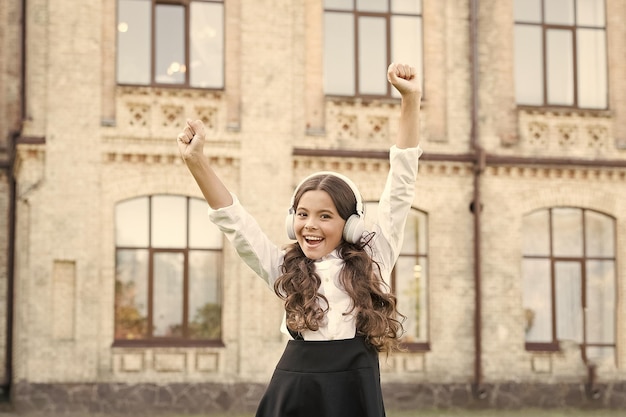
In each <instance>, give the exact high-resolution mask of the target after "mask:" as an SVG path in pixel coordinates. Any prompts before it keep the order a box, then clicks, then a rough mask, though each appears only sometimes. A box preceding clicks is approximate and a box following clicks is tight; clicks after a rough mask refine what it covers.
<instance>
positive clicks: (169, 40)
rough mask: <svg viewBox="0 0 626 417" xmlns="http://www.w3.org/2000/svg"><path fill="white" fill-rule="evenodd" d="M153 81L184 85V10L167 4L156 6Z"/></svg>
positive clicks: (185, 69) (185, 70)
mask: <svg viewBox="0 0 626 417" xmlns="http://www.w3.org/2000/svg"><path fill="white" fill-rule="evenodd" d="M155 13H156V19H155V20H156V23H155V26H156V27H155V31H156V45H155V66H156V67H155V69H154V73H155V81H156V82H157V83H160V84H183V83H185V73H186V72H187V68H186V66H185V61H186V58H185V8H184V7H182V6H174V5H168V4H160V5H157V6H156V11H155Z"/></svg>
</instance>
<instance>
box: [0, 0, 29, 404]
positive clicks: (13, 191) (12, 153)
mask: <svg viewBox="0 0 626 417" xmlns="http://www.w3.org/2000/svg"><path fill="white" fill-rule="evenodd" d="M26 2H27V0H22V2H21V8H22V10H21V16H20V19H21V23H22V25H21V28H20V32H21V33H20V35H21V40H20V45H21V47H20V54H21V57H20V64H21V68H20V87H19V88H20V109H19V117H20V122H19V123H20V125H19V130H17V131H12V132H11V133H10V134H9V139H8V140H9V144H8V151H9V158H8V163H7V166H6V167H3V168H6V173H7V179H8V182H9V184H8V185H9V212H8V216H7V217H8V218H7V221H8V230H7V232H8V233H7V234H8V236H7V240H8V245H7V248H8V249H7V304H6V351H5V355H6V357H5V370H4V372H5V375H6V385H5V386H3V387H1V389H0V391H1V392H2V397H3V399H4V400H9V401H11V387H12V385H13V317H14V312H15V303H14V289H15V228H16V225H15V221H16V218H17V216H16V209H17V205H16V201H17V182H16V181H15V176H14V174H15V173H14V168H15V159H16V155H17V149H16V147H17V142H18V140H19V138H20V137H21V136H22V122H23V120H24V116H25V115H26V87H25V85H24V83H25V80H26Z"/></svg>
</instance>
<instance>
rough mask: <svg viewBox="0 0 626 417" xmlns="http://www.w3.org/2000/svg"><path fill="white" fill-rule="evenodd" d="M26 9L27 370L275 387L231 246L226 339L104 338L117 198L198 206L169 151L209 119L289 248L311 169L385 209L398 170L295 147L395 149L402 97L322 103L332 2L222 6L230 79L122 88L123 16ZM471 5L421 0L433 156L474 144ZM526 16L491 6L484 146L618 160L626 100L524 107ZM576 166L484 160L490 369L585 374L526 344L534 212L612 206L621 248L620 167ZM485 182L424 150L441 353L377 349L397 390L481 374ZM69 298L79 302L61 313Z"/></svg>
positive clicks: (229, 171) (20, 335) (273, 342)
mask: <svg viewBox="0 0 626 417" xmlns="http://www.w3.org/2000/svg"><path fill="white" fill-rule="evenodd" d="M104 3H107V4H106V5H105V4H104ZM27 6H28V21H27V24H28V25H27V27H28V34H27V39H28V42H29V43H28V47H27V62H28V68H27V72H26V82H27V86H28V87H27V121H26V123H25V126H24V131H23V134H24V135H25V136H42V137H45V139H46V143H45V145H20V149H19V164H18V167H17V170H16V172H17V178H18V219H17V231H18V236H17V239H16V249H17V257H16V272H15V278H16V295H15V302H16V309H15V328H16V332H17V333H16V338H15V341H14V380H15V381H28V382H32V383H35V382H46V383H62V382H158V383H167V382H180V381H205V382H206V381H209V382H242V381H243V382H266V381H267V380H268V377H269V375H270V373H271V371H272V369H273V367H274V365H275V363H276V361H277V360H278V358H279V356H280V353H281V350H282V346H283V344H284V343H285V338H284V337H283V336H282V335H281V334H280V333H279V332H278V326H279V324H280V320H281V306H280V302H279V301H278V300H277V299H276V297H275V296H274V294H273V292H272V291H271V290H269V289H267V288H266V286H265V284H264V283H263V282H262V281H261V280H260V279H258V278H257V277H255V276H254V274H253V273H252V272H251V271H250V270H249V269H248V268H247V267H246V266H245V265H243V264H242V263H241V262H240V261H239V260H238V258H237V256H236V254H235V253H234V251H233V250H232V248H231V247H230V246H228V245H227V246H226V249H225V270H224V276H225V277H226V279H225V281H224V287H223V288H224V301H225V304H224V323H223V324H224V343H225V347H224V348H150V349H148V348H146V349H130V348H112V347H111V343H112V341H113V317H114V315H113V308H114V305H113V301H114V294H113V291H114V286H113V282H114V273H115V258H114V236H113V220H114V219H113V212H114V207H115V204H116V203H117V202H119V201H122V200H124V199H126V198H131V197H135V196H140V195H148V194H154V193H171V194H180V195H191V196H196V197H200V196H201V195H200V193H199V190H198V189H197V186H196V185H195V183H194V182H193V179H192V178H191V176H190V175H189V173H188V172H187V170H186V168H185V167H184V165H183V164H182V163H181V161H180V158H179V156H178V151H177V148H176V144H175V136H176V133H177V132H178V131H179V130H180V128H181V126H182V124H183V123H184V119H185V118H186V117H199V118H202V119H203V120H205V122H210V129H209V131H210V135H209V136H210V137H209V140H208V144H207V150H206V153H207V157H209V158H211V160H212V162H213V163H214V165H215V166H216V169H217V170H218V172H219V173H220V174H221V176H222V177H223V179H224V181H225V182H226V183H227V185H228V186H229V187H230V188H231V189H232V190H233V191H234V192H236V193H237V194H238V195H239V197H240V199H241V200H242V202H243V203H244V204H245V205H246V207H247V208H248V209H249V211H250V212H252V213H253V214H254V215H255V217H256V218H257V219H258V221H259V222H260V224H261V225H262V226H263V228H264V229H265V230H266V231H267V233H268V234H269V236H270V237H272V238H273V239H274V240H275V241H276V242H277V243H283V242H286V236H285V231H284V215H285V213H286V210H287V205H288V201H289V198H290V196H291V192H292V189H293V186H294V185H295V184H296V183H297V182H298V180H299V179H300V178H302V177H303V176H304V175H306V174H308V173H310V172H312V171H313V170H317V169H337V170H340V171H342V172H344V173H346V174H348V175H349V176H351V177H352V178H353V179H354V180H355V182H356V183H357V184H359V185H360V186H361V190H362V192H363V194H364V197H365V198H366V199H375V198H377V196H378V193H379V192H380V190H381V189H382V186H383V182H384V178H385V172H386V169H387V163H386V161H383V160H376V159H358V158H344V159H341V158H312V157H303V156H298V157H294V156H292V149H293V148H317V149H331V148H332V149H337V148H339V149H350V150H355V149H367V150H381V151H384V150H386V149H387V148H388V146H389V144H390V143H392V142H393V138H394V135H395V134H396V131H397V115H398V111H399V109H398V105H397V103H389V102H373V103H367V104H363V103H360V102H333V101H330V100H328V101H326V100H324V99H321V95H320V91H319V88H321V83H320V80H319V76H321V69H320V67H319V65H321V56H322V53H321V50H320V49H321V47H322V43H321V42H320V37H321V26H320V25H321V21H320V20H319V18H320V14H319V10H318V9H319V8H320V7H322V1H321V0H319V1H310V2H293V1H291V0H263V1H258V0H254V1H253V0H236V1H231V0H228V1H227V6H226V8H227V13H229V12H232V14H229V15H228V17H227V22H228V25H229V26H228V28H227V33H228V34H229V36H228V37H227V45H226V50H227V56H228V57H229V58H228V62H227V67H226V68H227V69H226V77H227V80H226V85H227V89H226V91H224V92H216V93H207V92H202V91H176V90H168V89H162V90H159V89H156V90H151V89H132V88H121V87H115V86H114V85H113V83H112V82H111V80H112V77H113V75H112V74H113V72H112V71H113V69H114V65H115V61H114V59H112V58H114V57H115V54H114V52H112V51H114V45H112V44H111V42H112V39H114V33H111V28H110V23H111V21H112V18H111V13H114V10H113V9H114V8H112V7H111V6H110V4H108V2H78V3H77V2H75V1H72V0H54V1H53V0H33V1H29V2H27ZM316 8H318V9H316ZM622 8H623V5H622V3H621V1H619V0H607V9H608V11H609V13H608V15H609V16H610V15H611V12H612V11H616V12H617V11H621V10H622ZM0 10H2V9H0ZM268 10H271V13H267V11H268ZM316 10H317V11H318V12H316ZM258 16H265V18H263V19H259V18H258ZM468 16H469V2H468V1H467V0H449V1H446V2H441V1H440V0H424V21H425V26H424V31H425V34H424V36H425V39H426V41H425V48H424V51H425V56H424V65H425V68H424V71H425V74H426V81H425V82H426V85H425V99H424V105H423V108H424V110H423V115H422V133H423V140H422V147H423V148H424V150H425V153H426V155H428V154H429V153H430V154H435V153H439V154H441V153H447V154H454V155H457V154H466V153H468V152H470V149H469V142H470V129H471V119H470V107H469V105H470V98H471V89H470V82H469V81H470V61H469V59H468V56H469V52H470V48H469V39H468V33H469V27H468ZM511 19H512V1H508V0H507V1H502V0H490V1H483V2H481V8H480V25H481V30H480V33H479V39H480V45H479V48H478V50H479V54H480V56H479V61H480V70H481V72H480V75H481V79H480V80H481V82H480V88H481V91H480V92H479V98H480V114H479V116H480V117H479V121H480V125H479V129H478V131H479V133H480V142H481V143H482V145H483V146H484V147H485V148H486V149H487V150H488V151H489V152H490V153H495V154H500V155H509V156H529V157H530V156H552V157H575V158H587V159H591V158H611V159H620V160H625V159H626V158H625V155H624V150H623V149H621V148H618V147H617V146H616V142H619V140H621V138H622V136H623V132H624V131H623V127H621V125H620V124H619V120H618V119H617V117H616V116H615V114H613V112H601V113H599V114H598V113H593V114H586V113H580V112H572V113H554V114H553V113H537V114H535V113H530V112H518V111H517V109H516V108H515V107H514V97H513V86H512V80H513V78H512V77H513V75H512V68H513V63H512V59H513V56H512V51H511V49H512V47H511V43H512V28H513V26H512V22H511ZM609 24H610V26H609V34H610V38H611V39H621V40H620V41H618V42H624V39H626V37H624V36H622V37H621V38H620V37H619V36H618V34H623V31H624V30H625V28H624V25H623V24H622V23H620V22H616V21H615V19H613V18H611V19H610V20H609ZM305 28H306V30H305ZM616 33H617V34H616ZM431 39H432V40H433V41H432V42H433V43H431ZM305 45H306V47H305ZM609 46H610V47H611V48H613V45H612V44H610V45H609ZM611 51H613V52H609V54H610V56H611V62H610V73H611V82H612V83H613V82H615V83H616V85H622V84H623V83H624V82H625V81H624V80H625V79H626V76H624V68H625V67H626V57H625V56H624V54H623V53H622V52H621V51H623V49H617V51H618V52H615V51H614V50H613V49H611ZM232 62H236V63H237V66H236V67H235V68H233V67H231V65H232V64H231V63H232ZM316 77H317V78H316ZM431 80H432V82H431ZM615 90H616V89H613V88H611V92H612V93H611V100H612V101H611V106H612V108H615V112H616V114H622V112H623V111H624V109H623V108H622V107H624V106H625V105H626V104H624V103H625V101H624V97H623V94H625V93H624V92H626V89H621V90H619V89H618V90H617V91H615ZM171 116H173V117H171ZM103 120H104V121H106V123H104V125H103V124H102V121H103ZM112 121H114V122H115V123H111V122H112ZM568 127H573V129H574V131H575V132H577V134H576V135H575V137H576V141H574V142H572V141H565V140H563V138H564V135H563V132H564V131H565V130H567V129H566V128H568ZM564 129H565V130H564ZM567 131H568V132H570V130H567ZM307 132H308V133H310V134H307ZM537 132H539V134H538V135H536V134H534V133H537ZM313 133H315V134H313ZM568 137H572V136H571V135H568ZM563 169H564V168H563ZM563 169H561V168H558V169H557V168H549V167H548V168H546V169H545V170H544V169H539V170H538V171H537V170H536V169H535V170H534V171H533V168H529V167H525V168H517V167H512V168H506V167H497V166H490V167H488V168H487V169H486V171H485V172H484V174H483V176H482V180H481V185H482V196H483V203H484V211H483V213H482V220H483V230H482V231H483V235H482V246H481V249H482V253H483V256H484V257H483V263H482V265H481V266H482V272H483V287H482V292H481V297H482V300H483V311H482V334H483V355H482V362H483V375H484V378H485V380H486V381H502V380H509V379H514V380H516V381H539V382H559V381H571V380H582V378H584V376H585V369H584V368H583V367H582V363H581V362H580V355H578V356H577V354H576V353H575V352H574V351H573V350H566V351H565V352H563V353H560V354H555V355H545V354H544V355H533V354H530V353H528V352H526V351H525V350H524V334H523V320H524V318H523V315H522V306H521V302H522V300H521V276H520V258H521V252H520V247H521V243H520V242H521V233H522V230H521V219H522V216H523V215H524V214H525V213H528V212H529V211H531V210H534V209H536V208H540V207H550V206H555V205H573V206H578V207H586V208H592V209H595V210H600V211H602V212H604V213H607V214H609V215H611V216H614V217H615V218H616V219H617V233H618V250H621V252H623V250H622V249H623V247H624V245H625V243H626V242H624V240H625V239H626V226H625V225H626V221H625V219H624V215H623V213H625V212H626V206H625V205H626V200H625V198H626V197H621V196H626V182H625V181H626V178H625V176H626V175H625V170H624V168H607V169H598V170H595V169H591V168H584V167H572V168H571V175H570V174H569V173H568V174H567V175H563ZM568 172H569V171H568ZM472 175H473V167H472V166H471V165H470V164H468V163H462V162H441V161H433V160H426V161H423V162H422V165H421V168H420V177H419V181H418V184H417V190H418V193H417V197H416V200H415V202H414V207H415V208H418V209H420V210H423V211H425V212H426V213H428V219H429V223H428V227H429V236H428V240H429V265H430V270H429V279H430V281H429V300H430V308H429V316H430V323H429V325H430V333H429V341H430V346H431V350H430V351H429V352H424V353H403V354H397V355H393V356H391V357H390V358H388V359H384V360H383V361H382V366H383V369H384V375H383V379H384V380H385V381H386V382H441V383H455V382H463V383H466V382H468V381H471V380H472V378H473V376H474V370H473V365H474V329H473V325H474V323H473V315H474V295H475V294H474V288H475V287H474V277H473V267H474V259H473V215H472V213H471V212H470V210H469V205H470V202H471V201H472V198H473V197H472V190H473V185H472V181H473V178H472ZM0 202H1V200H0ZM621 252H619V253H621ZM620 268H621V269H620V270H619V271H618V297H619V299H620V300H621V304H619V311H618V312H617V316H618V317H619V320H618V328H617V337H618V348H619V360H618V366H616V365H615V364H613V363H610V364H609V363H607V364H602V366H601V368H600V370H599V371H600V374H601V376H602V378H604V379H606V380H620V379H623V378H624V376H625V372H626V370H625V369H626V368H625V367H624V364H625V363H626V323H625V322H624V321H623V320H622V319H621V317H626V307H625V304H624V302H623V300H624V298H625V297H626V269H625V268H626V267H625V266H624V262H621V263H620ZM1 279H2V277H1V276H0V280H1ZM0 284H1V281H0ZM67 297H70V299H71V303H68V304H64V303H63V300H64V299H65V298H67ZM0 319H2V317H1V316H0ZM51 358H52V359H53V360H51Z"/></svg>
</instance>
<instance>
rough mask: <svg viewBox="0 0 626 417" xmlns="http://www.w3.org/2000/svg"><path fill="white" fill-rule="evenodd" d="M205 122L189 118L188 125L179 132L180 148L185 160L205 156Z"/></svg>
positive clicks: (188, 160)
mask: <svg viewBox="0 0 626 417" xmlns="http://www.w3.org/2000/svg"><path fill="white" fill-rule="evenodd" d="M204 140H205V133H204V124H203V123H202V121H201V120H191V119H187V126H185V128H184V129H183V131H182V132H181V133H179V134H178V140H177V142H178V150H179V151H180V155H181V156H182V157H183V160H184V161H185V162H191V161H194V160H199V159H200V158H203V156H204V155H203V148H204Z"/></svg>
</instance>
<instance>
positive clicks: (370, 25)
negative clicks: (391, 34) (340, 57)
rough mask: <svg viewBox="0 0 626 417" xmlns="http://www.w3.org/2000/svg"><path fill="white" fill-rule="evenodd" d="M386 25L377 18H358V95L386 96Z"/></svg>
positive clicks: (382, 20)
mask: <svg viewBox="0 0 626 417" xmlns="http://www.w3.org/2000/svg"><path fill="white" fill-rule="evenodd" d="M386 70H387V23H386V22H385V19H383V18H378V17H361V18H359V93H360V94H372V95H385V94H387V78H386V77H385V75H384V74H385V73H386Z"/></svg>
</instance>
